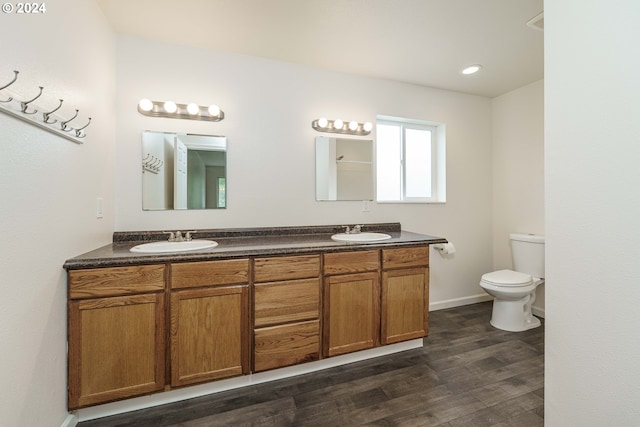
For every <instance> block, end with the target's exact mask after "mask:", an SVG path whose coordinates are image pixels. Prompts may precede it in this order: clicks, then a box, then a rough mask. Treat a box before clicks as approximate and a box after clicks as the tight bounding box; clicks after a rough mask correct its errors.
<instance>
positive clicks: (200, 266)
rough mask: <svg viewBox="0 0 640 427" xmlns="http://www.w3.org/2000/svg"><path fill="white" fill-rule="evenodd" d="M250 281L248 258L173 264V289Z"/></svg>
mask: <svg viewBox="0 0 640 427" xmlns="http://www.w3.org/2000/svg"><path fill="white" fill-rule="evenodd" d="M248 282H249V260H248V259H233V260H225V261H203V262H183V263H174V264H171V288H172V289H181V288H195V287H199V286H212V285H233V284H244V283H248Z"/></svg>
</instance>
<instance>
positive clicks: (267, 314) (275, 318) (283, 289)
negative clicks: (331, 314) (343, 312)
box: [254, 279, 320, 327]
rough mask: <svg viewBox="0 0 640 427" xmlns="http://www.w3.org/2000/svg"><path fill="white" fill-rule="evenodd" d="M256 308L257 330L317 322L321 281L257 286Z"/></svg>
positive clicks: (313, 280) (296, 281) (292, 281)
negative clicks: (262, 327) (296, 323)
mask: <svg viewBox="0 0 640 427" xmlns="http://www.w3.org/2000/svg"><path fill="white" fill-rule="evenodd" d="M254 304H255V315H254V320H255V326H256V327H261V326H268V325H275V324H278V323H288V322H296V321H301V320H308V319H317V318H318V316H319V313H320V279H302V280H291V281H287V282H271V283H264V284H256V285H255V294H254Z"/></svg>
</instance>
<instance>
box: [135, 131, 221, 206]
mask: <svg viewBox="0 0 640 427" xmlns="http://www.w3.org/2000/svg"><path fill="white" fill-rule="evenodd" d="M226 181H227V138H226V137H224V136H212V135H194V134H186V133H169V132H153V131H144V132H143V133H142V209H143V210H170V209H223V208H226V206H227V182H226Z"/></svg>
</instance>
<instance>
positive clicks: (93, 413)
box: [63, 338, 424, 427]
mask: <svg viewBox="0 0 640 427" xmlns="http://www.w3.org/2000/svg"><path fill="white" fill-rule="evenodd" d="M423 345H424V340H423V339H422V338H417V339H414V340H411V341H405V342H401V343H397V344H391V345H386V346H382V347H376V348H372V349H369V350H362V351H357V352H354V353H349V354H343V355H341V356H334V357H330V358H327V359H322V360H318V361H315V362H309V363H303V364H301V365H295V366H290V367H287V368H280V369H274V370H272V371H266V372H260V373H257V374H249V375H243V376H241V377H235V378H229V379H226V380H219V381H214V382H211V383H206V384H200V385H195V386H190V387H185V388H180V389H175V390H171V391H166V392H163V393H157V394H153V395H149V396H142V397H134V398H131V399H127V400H122V401H119V402H113V403H106V404H104V405H98V406H92V407H89V408H82V409H78V411H77V414H78V417H77V420H79V421H87V420H92V419H95V418H102V417H107V416H110V415H116V414H122V413H125V412H131V411H136V410H138V409H146V408H152V407H154V406H159V405H164V404H167V403H174V402H179V401H181V400H186V399H192V398H194V397H200V396H205V395H207V394H213V393H218V392H221V391H226V390H232V389H236V388H241V387H246V386H249V385H253V384H259V383H263V382H267V381H274V380H279V379H284V378H289V377H293V376H296V375H302V374H307V373H310V372H315V371H319V370H322V369H327V368H332V367H335V366H340V365H346V364H348V363H353V362H358V361H361V360H367V359H372V358H375V357H380V356H385V355H388V354H393V353H398V352H401V351H406V350H411V349H414V348H420V347H422V346H423ZM76 423H77V421H76ZM74 425H75V424H73V426H74ZM71 426H72V425H71V424H70V425H69V427H71ZM63 427H67V426H66V425H64V426H63Z"/></svg>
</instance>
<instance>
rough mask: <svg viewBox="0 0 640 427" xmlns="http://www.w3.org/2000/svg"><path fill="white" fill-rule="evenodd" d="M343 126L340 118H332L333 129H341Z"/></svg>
mask: <svg viewBox="0 0 640 427" xmlns="http://www.w3.org/2000/svg"><path fill="white" fill-rule="evenodd" d="M343 126H344V122H343V121H342V120H340V119H337V120H334V121H333V128H334V129H342V127H343Z"/></svg>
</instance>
